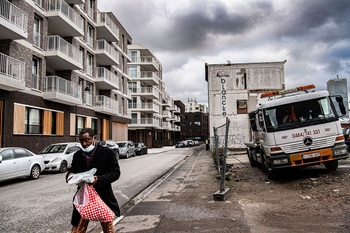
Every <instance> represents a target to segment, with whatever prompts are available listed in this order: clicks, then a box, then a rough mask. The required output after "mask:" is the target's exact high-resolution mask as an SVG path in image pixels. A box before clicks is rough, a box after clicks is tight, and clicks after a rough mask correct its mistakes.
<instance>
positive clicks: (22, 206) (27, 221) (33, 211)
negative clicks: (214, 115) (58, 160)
mask: <svg viewBox="0 0 350 233" xmlns="http://www.w3.org/2000/svg"><path fill="white" fill-rule="evenodd" d="M149 151H150V153H149V154H147V155H142V156H136V157H133V158H130V159H121V160H119V164H120V167H121V173H122V174H121V177H120V179H119V180H118V181H116V182H115V183H113V190H114V192H115V195H116V197H117V200H118V202H119V205H120V206H121V207H122V206H123V205H125V204H126V203H127V202H128V201H129V200H131V199H132V198H133V197H134V196H136V195H137V194H138V193H140V192H141V191H142V190H143V189H145V188H146V187H147V186H148V185H149V184H151V183H152V182H154V181H155V180H156V179H158V178H159V177H160V176H161V175H163V174H164V173H166V172H167V171H168V170H169V169H171V168H172V167H173V166H175V165H176V164H177V163H178V162H180V161H181V160H183V159H184V158H185V157H186V156H187V155H188V154H189V153H191V151H192V148H182V149H176V150H175V149H174V148H172V149H171V150H169V151H166V152H162V153H152V149H150V150H149ZM76 189H77V187H76V186H75V185H68V184H66V183H65V174H63V173H47V172H44V173H42V174H41V176H40V178H39V179H38V180H28V179H16V180H13V181H6V182H2V183H0V193H1V195H0V221H1V225H0V232H6V233H20V232H26V233H28V232H36V233H40V232H54V233H56V232H70V229H71V225H70V217H71V212H72V208H73V207H72V199H73V196H74V194H75V192H76ZM95 225H96V223H94V222H91V223H90V225H89V228H93V227H95Z"/></svg>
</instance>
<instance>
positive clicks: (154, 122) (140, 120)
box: [131, 118, 159, 126]
mask: <svg viewBox="0 0 350 233" xmlns="http://www.w3.org/2000/svg"><path fill="white" fill-rule="evenodd" d="M131 124H135V125H154V126H159V120H158V119H154V118H134V119H132V120H131Z"/></svg>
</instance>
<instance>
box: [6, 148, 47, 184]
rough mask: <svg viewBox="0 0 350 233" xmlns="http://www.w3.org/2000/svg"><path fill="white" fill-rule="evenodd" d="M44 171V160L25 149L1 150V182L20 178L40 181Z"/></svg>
mask: <svg viewBox="0 0 350 233" xmlns="http://www.w3.org/2000/svg"><path fill="white" fill-rule="evenodd" d="M44 169H45V164H44V160H43V158H42V157H41V156H38V155H36V154H34V153H33V152H31V151H29V150H27V149H25V148H22V147H3V148H0V181H4V180H10V179H14V178H19V177H29V178H30V179H38V178H39V176H40V173H41V172H42V171H43V170H44Z"/></svg>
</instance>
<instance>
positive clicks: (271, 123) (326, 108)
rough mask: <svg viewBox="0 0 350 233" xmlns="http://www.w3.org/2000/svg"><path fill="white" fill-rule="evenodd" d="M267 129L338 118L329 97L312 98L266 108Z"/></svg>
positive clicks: (303, 124)
mask: <svg viewBox="0 0 350 233" xmlns="http://www.w3.org/2000/svg"><path fill="white" fill-rule="evenodd" d="M264 117H265V122H266V127H267V131H279V130H286V129H287V128H296V127H303V126H307V125H312V124H318V123H322V122H328V121H333V120H337V119H336V118H337V117H336V114H335V113H334V111H333V108H332V102H331V101H330V99H329V98H327V97H324V98H319V99H311V100H306V101H300V102H296V103H289V104H285V105H279V106H274V107H272V108H268V109H265V110H264Z"/></svg>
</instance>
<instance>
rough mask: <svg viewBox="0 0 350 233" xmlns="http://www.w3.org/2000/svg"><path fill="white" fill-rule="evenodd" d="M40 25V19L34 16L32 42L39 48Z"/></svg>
mask: <svg viewBox="0 0 350 233" xmlns="http://www.w3.org/2000/svg"><path fill="white" fill-rule="evenodd" d="M40 27H41V19H40V18H39V17H38V16H36V15H35V16H34V25H33V44H34V45H35V46H37V47H39V48H40V37H41V35H40V31H41V30H40Z"/></svg>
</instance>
